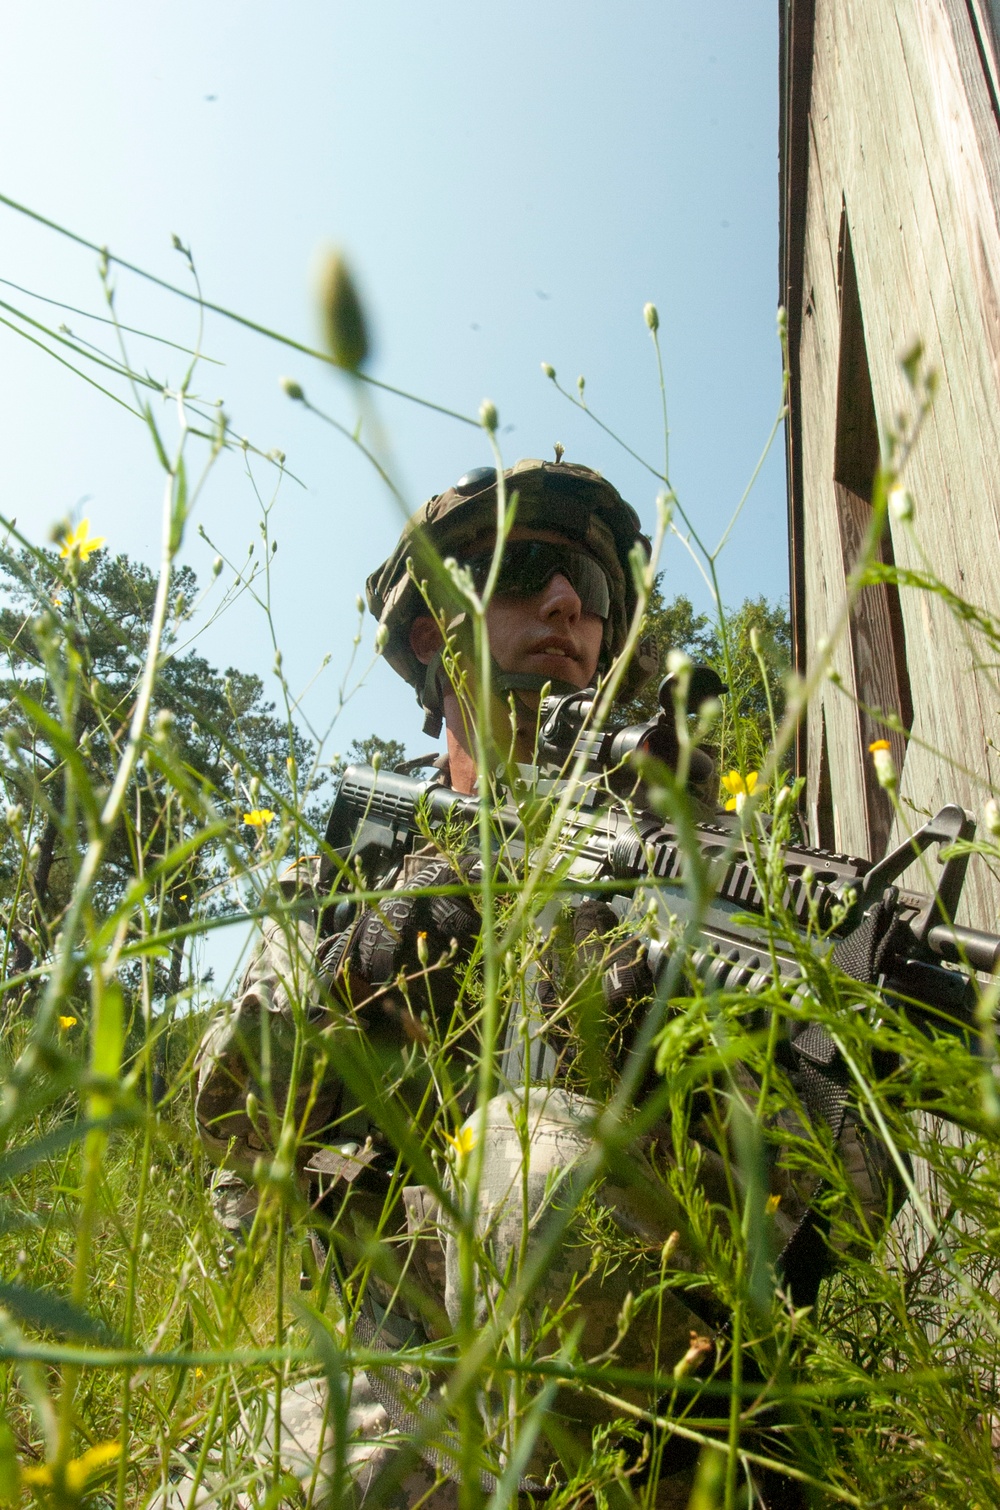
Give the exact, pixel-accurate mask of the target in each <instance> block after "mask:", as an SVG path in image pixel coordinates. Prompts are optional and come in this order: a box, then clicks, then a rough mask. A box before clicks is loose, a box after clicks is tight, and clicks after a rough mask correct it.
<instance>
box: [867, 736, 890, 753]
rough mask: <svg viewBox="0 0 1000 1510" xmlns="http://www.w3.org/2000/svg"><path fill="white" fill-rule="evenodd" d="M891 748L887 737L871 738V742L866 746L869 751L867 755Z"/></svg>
mask: <svg viewBox="0 0 1000 1510" xmlns="http://www.w3.org/2000/svg"><path fill="white" fill-rule="evenodd" d="M891 749H892V745H891V744H890V743H889V741H888V740H887V739H873V740H872V742H871V744H870V745H869V746H868V753H869V755H875V754H877V753H878V751H879V750H891Z"/></svg>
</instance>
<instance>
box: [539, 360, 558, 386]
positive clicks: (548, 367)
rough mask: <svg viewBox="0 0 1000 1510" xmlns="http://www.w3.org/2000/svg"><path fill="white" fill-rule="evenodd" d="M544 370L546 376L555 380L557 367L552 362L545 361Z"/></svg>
mask: <svg viewBox="0 0 1000 1510" xmlns="http://www.w3.org/2000/svg"><path fill="white" fill-rule="evenodd" d="M542 371H543V372H544V373H545V376H546V377H547V378H551V379H552V381H553V382H554V381H555V376H556V369H555V368H554V367H553V365H552V363H551V362H543V363H542Z"/></svg>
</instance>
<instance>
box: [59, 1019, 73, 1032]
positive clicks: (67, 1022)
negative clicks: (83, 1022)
mask: <svg viewBox="0 0 1000 1510" xmlns="http://www.w3.org/2000/svg"><path fill="white" fill-rule="evenodd" d="M59 1026H60V1027H61V1028H66V1029H67V1031H68V1030H69V1029H70V1028H75V1027H76V1018H75V1017H60V1019H59Z"/></svg>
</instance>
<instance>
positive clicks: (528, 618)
mask: <svg viewBox="0 0 1000 1510" xmlns="http://www.w3.org/2000/svg"><path fill="white" fill-rule="evenodd" d="M510 538H511V539H512V540H547V541H550V542H551V543H553V544H566V545H569V544H572V542H571V541H569V540H566V539H565V537H564V536H562V535H559V534H557V533H556V532H555V531H553V530H533V529H526V528H523V529H522V528H515V529H514V530H512V531H511V537H510ZM577 548H579V547H577ZM486 629H487V633H488V634H489V640H490V650H491V651H492V654H493V658H494V660H495V661H496V663H497V665H498V666H499V667H500V668H501V670H503V671H514V672H522V673H523V672H530V673H531V674H532V675H535V676H543V677H552V678H553V679H556V680H558V681H562V682H568V683H569V684H570V686H572V687H586V686H588V685H589V684H590V683H591V682H592V681H593V680H594V677H595V676H596V674H597V663H598V660H599V658H600V654H601V645H602V643H603V639H604V620H603V619H602V618H599V617H598V615H597V614H595V613H587V612H585V611H584V609H583V606H582V604H581V602H580V598H579V595H578V593H577V591H576V589H575V588H574V586H573V584H572V583H571V582H570V581H569V579H568V578H567V577H564V576H563V575H562V574H561V573H559V572H557V573H556V574H555V576H553V577H551V578H550V579H549V581H548V582H547V583H546V584H545V586H544V587H543V588H542V589H541V591H540V592H537V593H534V594H533V595H532V596H531V597H522V596H520V595H518V596H516V597H515V596H505V595H501V594H500V593H497V594H496V595H495V596H494V597H493V598H492V600H491V601H490V604H489V607H488V608H487V610H486ZM531 700H532V702H534V701H536V700H537V695H536V697H535V698H533V699H531Z"/></svg>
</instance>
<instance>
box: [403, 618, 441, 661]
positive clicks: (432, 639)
mask: <svg viewBox="0 0 1000 1510" xmlns="http://www.w3.org/2000/svg"><path fill="white" fill-rule="evenodd" d="M443 644H444V641H443V640H442V638H441V631H440V629H439V628H438V627H437V624H436V623H435V622H434V620H433V619H432V618H431V616H430V614H429V613H422V614H421V615H420V617H419V618H416V619H414V621H413V623H412V624H411V625H410V649H411V650H412V651H413V654H414V655H415V656H416V658H417V660H418V661H419V662H420V663H421V665H423V666H428V665H430V663H431V661H432V660H433V659H434V657H435V656H436V655H437V653H438V651H439V650H440V649H441V646H442V645H443Z"/></svg>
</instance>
